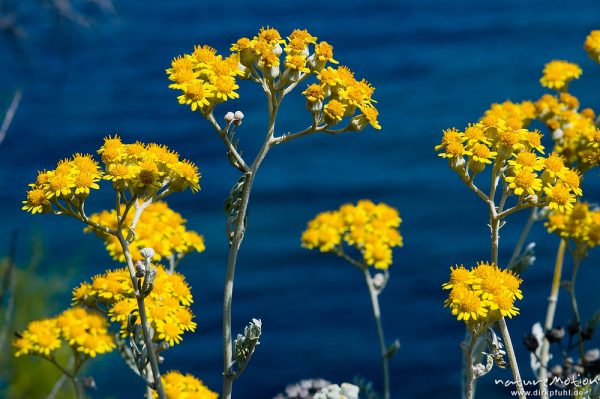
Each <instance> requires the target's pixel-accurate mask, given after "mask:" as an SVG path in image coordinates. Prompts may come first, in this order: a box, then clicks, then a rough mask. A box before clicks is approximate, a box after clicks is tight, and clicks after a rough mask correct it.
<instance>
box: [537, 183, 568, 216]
mask: <svg viewBox="0 0 600 399" xmlns="http://www.w3.org/2000/svg"><path fill="white" fill-rule="evenodd" d="M544 192H545V193H546V201H547V203H548V208H550V209H556V210H559V211H561V212H564V211H565V210H569V209H572V208H573V203H574V202H575V196H574V195H573V193H571V191H570V190H569V188H568V187H567V186H565V185H564V184H563V183H562V182H558V183H556V184H555V185H553V186H546V187H544Z"/></svg>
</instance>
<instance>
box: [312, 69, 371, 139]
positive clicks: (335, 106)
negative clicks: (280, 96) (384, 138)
mask: <svg viewBox="0 0 600 399" xmlns="http://www.w3.org/2000/svg"><path fill="white" fill-rule="evenodd" d="M317 79H318V81H319V83H313V84H311V85H309V86H308V87H307V88H306V90H304V91H303V92H302V94H304V96H305V97H306V101H307V108H308V109H309V110H310V111H312V112H315V113H316V115H317V120H320V119H321V118H323V119H324V121H325V122H326V123H327V124H328V125H335V124H337V123H339V122H341V121H342V119H344V118H349V117H353V119H352V123H353V124H355V126H356V127H357V128H358V129H362V128H363V127H364V126H365V125H367V124H370V125H371V126H373V127H374V128H375V129H378V130H379V129H381V126H380V125H379V122H378V121H377V117H378V116H379V111H377V108H375V106H374V102H375V100H373V98H372V96H373V92H374V91H375V89H374V88H373V86H371V84H369V82H367V81H366V80H364V79H362V80H360V81H358V80H356V78H355V77H354V73H353V72H352V71H350V69H348V68H347V67H345V66H339V67H337V68H332V67H327V68H325V69H323V70H322V71H320V72H319V73H318V74H317ZM324 101H327V103H326V104H325V106H323V102H324ZM321 109H322V111H323V112H322V113H321V114H319V112H321ZM357 109H358V110H359V111H360V113H359V114H358V116H354V114H355V112H356V110H357Z"/></svg>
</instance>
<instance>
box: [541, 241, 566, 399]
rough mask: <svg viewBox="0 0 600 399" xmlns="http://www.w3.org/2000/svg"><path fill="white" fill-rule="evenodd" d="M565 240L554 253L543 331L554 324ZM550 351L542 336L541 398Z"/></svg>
mask: <svg viewBox="0 0 600 399" xmlns="http://www.w3.org/2000/svg"><path fill="white" fill-rule="evenodd" d="M566 247H567V242H566V241H565V239H561V240H560V244H559V245H558V251H557V253H556V262H555V263H554V277H553V278H552V288H551V289H550V296H549V297H548V309H547V310H546V320H545V322H544V331H547V330H549V329H551V328H552V325H553V324H554V314H555V312H556V303H557V301H558V293H559V288H560V279H561V275H562V266H563V263H564V258H565V248H566ZM549 352H550V342H549V341H548V340H547V339H546V337H545V336H544V339H543V342H542V349H541V351H540V373H539V378H538V379H539V381H540V384H539V385H540V392H541V393H542V394H541V397H542V399H547V398H548V393H547V391H546V380H547V379H548V360H549V359H548V357H549Z"/></svg>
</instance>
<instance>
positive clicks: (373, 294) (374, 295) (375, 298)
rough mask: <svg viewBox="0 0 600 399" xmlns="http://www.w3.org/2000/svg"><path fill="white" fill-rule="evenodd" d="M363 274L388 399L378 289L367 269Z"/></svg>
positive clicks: (385, 347) (386, 364)
mask: <svg viewBox="0 0 600 399" xmlns="http://www.w3.org/2000/svg"><path fill="white" fill-rule="evenodd" d="M362 269H363V273H364V275H365V282H366V283H367V288H368V289H369V296H370V298H371V305H372V307H373V317H374V318H375V324H376V325H377V337H378V338H379V350H380V352H381V369H382V373H383V397H384V399H390V370H389V357H390V354H389V353H388V348H387V346H386V343H385V337H384V334H383V325H382V323H381V310H380V308H379V293H380V292H381V291H380V290H379V289H377V288H376V287H375V283H374V282H373V277H372V276H371V273H370V272H369V269H368V267H363V268H362Z"/></svg>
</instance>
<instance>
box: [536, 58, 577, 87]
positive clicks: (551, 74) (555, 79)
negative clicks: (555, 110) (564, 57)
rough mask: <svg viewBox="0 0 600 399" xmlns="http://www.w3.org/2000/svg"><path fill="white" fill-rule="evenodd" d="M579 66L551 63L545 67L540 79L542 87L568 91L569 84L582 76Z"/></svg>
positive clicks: (561, 62)
mask: <svg viewBox="0 0 600 399" xmlns="http://www.w3.org/2000/svg"><path fill="white" fill-rule="evenodd" d="M581 72H582V71H581V68H580V67H579V65H577V64H574V63H572V62H567V61H551V62H549V63H547V64H546V65H545V66H544V72H543V76H542V78H541V79H540V83H541V84H542V86H544V87H547V88H549V89H556V90H559V91H560V90H566V89H567V87H568V85H569V82H571V81H572V80H573V79H578V78H579V77H580V76H581Z"/></svg>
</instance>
